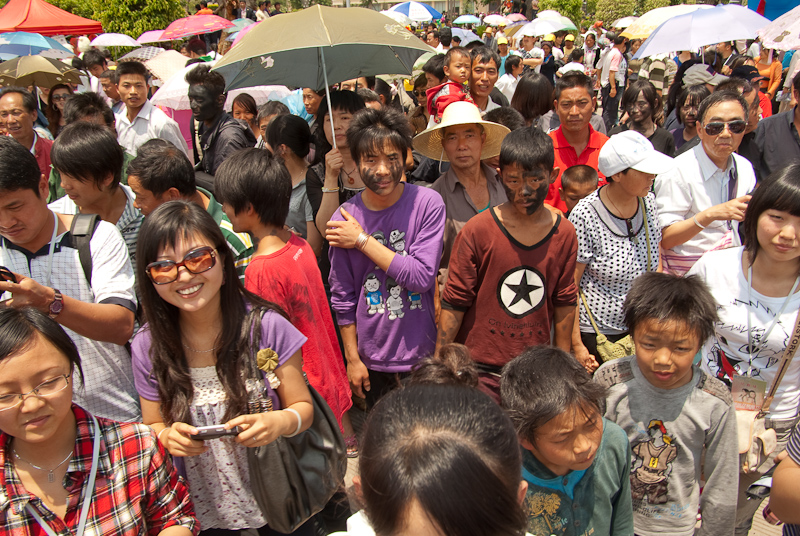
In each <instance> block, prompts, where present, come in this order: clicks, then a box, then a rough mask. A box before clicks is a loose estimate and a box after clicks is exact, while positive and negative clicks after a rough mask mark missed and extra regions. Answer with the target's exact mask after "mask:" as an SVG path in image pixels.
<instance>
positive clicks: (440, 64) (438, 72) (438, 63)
mask: <svg viewBox="0 0 800 536" xmlns="http://www.w3.org/2000/svg"><path fill="white" fill-rule="evenodd" d="M422 72H423V73H428V74H429V75H431V76H434V77H436V79H437V80H440V81H441V80H444V78H445V75H444V54H436V55H434V56H433V57H431V59H429V60H428V61H426V62H425V65H423V66H422Z"/></svg>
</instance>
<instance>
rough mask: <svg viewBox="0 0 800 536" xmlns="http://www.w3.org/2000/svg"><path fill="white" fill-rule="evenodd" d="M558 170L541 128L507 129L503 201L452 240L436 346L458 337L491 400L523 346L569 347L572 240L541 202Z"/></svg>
mask: <svg viewBox="0 0 800 536" xmlns="http://www.w3.org/2000/svg"><path fill="white" fill-rule="evenodd" d="M558 171H559V170H558V168H556V167H554V155H553V143H552V141H551V140H550V138H549V137H548V136H547V135H546V134H544V133H543V132H541V131H540V130H538V129H520V130H515V131H513V132H511V133H510V134H508V135H507V136H506V137H505V139H504V140H503V145H502V147H501V149H500V176H501V178H502V184H503V188H504V189H505V191H506V194H507V196H508V202H506V203H503V204H502V205H499V206H497V207H494V208H491V209H489V210H486V211H484V212H482V213H480V214H478V215H477V216H475V217H474V218H472V219H471V220H469V221H468V222H467V224H466V226H465V227H464V228H463V229H462V230H461V232H460V233H459V235H458V237H456V241H455V244H454V246H453V252H452V254H451V257H450V273H449V275H448V279H447V283H446V284H445V288H444V291H443V293H442V312H441V315H440V317H439V331H438V335H437V341H436V346H437V349H438V348H440V347H441V346H443V345H444V344H447V343H450V342H460V343H462V344H465V345H466V346H467V347H468V348H469V349H470V351H471V353H472V355H473V356H474V358H475V360H476V361H477V362H478V364H479V368H480V370H481V375H480V377H481V388H482V389H483V390H485V391H486V392H487V393H489V394H490V395H492V396H493V397H494V398H495V400H499V371H500V368H502V366H503V365H505V364H506V363H508V362H509V361H511V359H513V358H514V357H515V356H517V355H519V354H521V353H522V351H523V350H524V349H525V348H527V347H528V346H531V345H537V344H554V345H556V346H558V347H560V348H562V349H563V350H565V351H567V352H569V351H570V347H571V339H570V329H571V328H570V322H572V321H573V317H574V314H575V311H574V310H570V306H571V305H572V306H574V305H575V303H576V300H577V294H578V290H577V287H576V286H575V281H574V277H573V276H572V274H573V273H574V269H575V262H576V256H577V249H578V242H577V238H576V235H575V228H574V227H573V226H572V224H571V223H570V222H569V221H567V220H566V219H565V218H563V217H562V216H561V215H559V214H555V213H554V212H552V211H550V210H549V209H547V207H545V206H544V200H545V198H546V197H547V192H548V189H549V186H550V184H552V183H553V181H554V180H555V179H556V177H557V176H558ZM551 328H554V329H551ZM551 333H553V334H554V335H553V337H552V339H551Z"/></svg>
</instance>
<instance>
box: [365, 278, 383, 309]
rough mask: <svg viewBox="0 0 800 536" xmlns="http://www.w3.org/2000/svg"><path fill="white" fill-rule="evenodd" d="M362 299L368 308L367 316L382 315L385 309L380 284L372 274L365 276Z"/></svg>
mask: <svg viewBox="0 0 800 536" xmlns="http://www.w3.org/2000/svg"><path fill="white" fill-rule="evenodd" d="M364 297H365V298H366V300H367V306H368V307H369V310H368V311H367V312H368V313H369V314H371V315H374V314H376V313H377V314H383V313H384V311H385V309H384V302H383V294H381V282H380V280H379V279H378V276H376V275H375V274H374V273H370V274H369V275H367V279H366V280H365V281H364Z"/></svg>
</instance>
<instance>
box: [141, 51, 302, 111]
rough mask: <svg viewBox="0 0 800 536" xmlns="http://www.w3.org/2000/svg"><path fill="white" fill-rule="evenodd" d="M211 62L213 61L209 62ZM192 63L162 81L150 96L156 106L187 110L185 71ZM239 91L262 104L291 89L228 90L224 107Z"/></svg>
mask: <svg viewBox="0 0 800 536" xmlns="http://www.w3.org/2000/svg"><path fill="white" fill-rule="evenodd" d="M210 63H212V64H213V62H210ZM197 65H198V64H196V63H195V64H192V65H189V66H188V67H184V68H183V69H181V70H180V71H178V72H177V73H175V74H174V75H172V78H170V79H169V80H167V81H166V82H164V85H162V86H161V87H160V88H159V89H158V91H156V92H155V94H154V95H153V96H152V97H151V98H150V102H152V103H153V104H155V105H157V106H166V107H167V108H172V109H173V110H189V109H190V107H189V84H187V83H186V79H185V77H186V73H188V72H189V71H191V70H192V69H194V68H195V67H197ZM240 93H249V94H250V96H252V97H253V98H254V99H255V100H256V104H257V105H259V106H260V105H262V104H264V103H265V102H267V101H270V100H279V99H282V98H283V97H285V96H287V95H289V93H291V91H289V88H287V87H286V86H253V87H245V88H239V89H232V90H230V91H228V98H227V99H226V101H225V109H226V110H230V109H231V107H232V106H233V99H235V98H236V96H237V95H239V94H240Z"/></svg>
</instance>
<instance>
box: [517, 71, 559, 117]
mask: <svg viewBox="0 0 800 536" xmlns="http://www.w3.org/2000/svg"><path fill="white" fill-rule="evenodd" d="M511 107H512V108H514V109H515V110H516V111H518V112H519V113H521V114H522V117H524V118H525V126H528V127H530V126H536V127H538V126H539V120H540V118H541V117H542V116H543V115H544V114H546V113H547V112H549V111H550V110H552V109H553V84H552V82H550V81H549V80H548V79H547V77H546V76H544V75H543V74H539V73H536V72H532V71H531V72H528V73H525V74H523V75H522V76H521V77H520V79H519V82H518V83H517V89H516V90H515V91H514V96H513V97H512V99H511Z"/></svg>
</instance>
